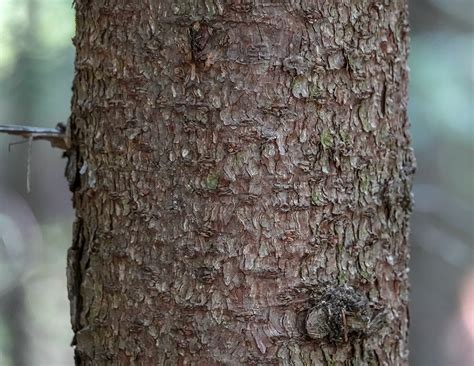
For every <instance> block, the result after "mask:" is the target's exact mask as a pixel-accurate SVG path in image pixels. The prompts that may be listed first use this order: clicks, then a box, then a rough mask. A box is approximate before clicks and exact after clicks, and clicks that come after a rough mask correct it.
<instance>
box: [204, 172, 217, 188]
mask: <svg viewBox="0 0 474 366" xmlns="http://www.w3.org/2000/svg"><path fill="white" fill-rule="evenodd" d="M218 185H219V176H218V175H217V174H216V173H209V174H208V176H207V177H206V178H205V179H204V187H205V188H206V189H208V190H210V191H214V190H216V189H217V186H218Z"/></svg>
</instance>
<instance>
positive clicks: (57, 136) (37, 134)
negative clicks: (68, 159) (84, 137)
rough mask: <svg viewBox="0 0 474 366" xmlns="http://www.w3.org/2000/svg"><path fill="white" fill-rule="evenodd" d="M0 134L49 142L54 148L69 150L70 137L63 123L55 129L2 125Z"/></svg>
mask: <svg viewBox="0 0 474 366" xmlns="http://www.w3.org/2000/svg"><path fill="white" fill-rule="evenodd" d="M0 133H5V134H8V135H13V136H20V137H23V138H25V139H27V140H44V141H48V142H49V143H50V144H51V146H52V147H57V148H59V149H62V150H67V149H68V148H69V137H68V134H67V132H66V126H65V125H64V124H62V123H58V124H57V126H56V127H55V128H42V127H30V126H16V125H0Z"/></svg>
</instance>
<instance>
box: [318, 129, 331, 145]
mask: <svg viewBox="0 0 474 366" xmlns="http://www.w3.org/2000/svg"><path fill="white" fill-rule="evenodd" d="M320 141H321V145H323V148H324V149H330V148H332V147H333V146H334V137H333V135H332V133H331V131H329V130H328V129H325V130H324V131H323V132H322V133H321V138H320Z"/></svg>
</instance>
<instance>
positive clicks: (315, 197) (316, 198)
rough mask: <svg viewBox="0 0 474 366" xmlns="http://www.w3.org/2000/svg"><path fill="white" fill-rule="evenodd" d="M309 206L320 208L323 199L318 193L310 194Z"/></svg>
mask: <svg viewBox="0 0 474 366" xmlns="http://www.w3.org/2000/svg"><path fill="white" fill-rule="evenodd" d="M311 204H312V205H313V206H321V205H322V204H323V197H322V195H321V193H320V192H313V193H312V194H311Z"/></svg>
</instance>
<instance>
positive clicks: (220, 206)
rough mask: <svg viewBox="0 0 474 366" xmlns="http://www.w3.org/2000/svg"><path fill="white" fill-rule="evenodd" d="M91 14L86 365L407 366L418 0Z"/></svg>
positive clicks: (82, 92) (84, 182)
mask: <svg viewBox="0 0 474 366" xmlns="http://www.w3.org/2000/svg"><path fill="white" fill-rule="evenodd" d="M76 13H77V18H76V26H77V31H76V36H75V38H74V43H75V45H76V50H77V51H76V52H77V53H76V75H75V79H74V86H73V92H74V95H73V101H72V115H71V119H70V127H71V134H72V146H73V147H72V149H71V150H70V151H69V152H68V156H69V163H68V168H67V176H68V179H69V182H70V185H71V189H72V191H73V193H74V196H73V197H74V198H73V201H74V205H75V208H76V213H77V218H76V222H75V225H74V241H73V245H72V247H71V249H70V251H69V256H68V282H69V297H70V300H71V317H72V324H73V329H74V332H75V339H74V342H73V343H74V345H75V359H76V364H78V365H89V364H93V365H100V364H114V365H115V364H116V365H126V364H127V365H128V364H136V365H221V364H226V365H227V364H228V365H241V364H248V365H253V364H255V365H256V364H258V365H274V364H275V365H276V364H281V365H340V364H351V365H403V364H406V363H407V329H408V309H407V303H408V280H407V273H408V269H407V261H408V247H407V236H408V230H409V229H408V220H409V213H410V210H411V194H410V189H411V176H412V174H413V171H414V160H413V157H412V151H411V148H410V137H409V134H408V122H407V113H406V106H407V65H406V59H407V41H408V36H407V32H408V26H407V6H406V1H405V0H394V1H387V0H385V1H384V0H338V1H324V0H303V1H276V0H265V1H246V0H240V1H226V0H214V1H211V0H193V1H170V0H166V1H128V0H102V1H88V0H77V1H76Z"/></svg>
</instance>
